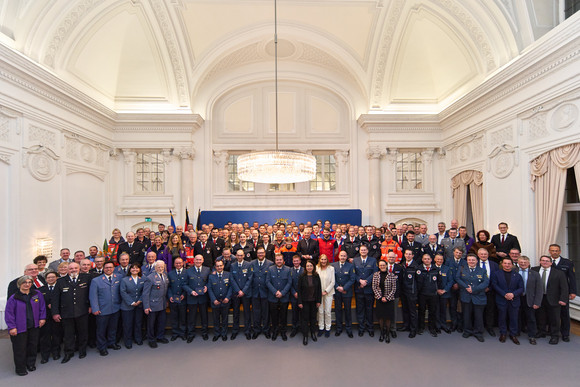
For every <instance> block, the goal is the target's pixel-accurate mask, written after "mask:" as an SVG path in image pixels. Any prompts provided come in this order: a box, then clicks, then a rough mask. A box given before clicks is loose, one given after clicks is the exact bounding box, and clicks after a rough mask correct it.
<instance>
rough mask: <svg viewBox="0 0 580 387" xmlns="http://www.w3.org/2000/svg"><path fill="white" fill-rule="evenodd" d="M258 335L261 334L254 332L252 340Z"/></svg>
mask: <svg viewBox="0 0 580 387" xmlns="http://www.w3.org/2000/svg"><path fill="white" fill-rule="evenodd" d="M258 336H260V334H259V333H258V332H254V335H253V336H252V340H256V339H257V338H258Z"/></svg>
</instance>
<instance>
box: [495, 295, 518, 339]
mask: <svg viewBox="0 0 580 387" xmlns="http://www.w3.org/2000/svg"><path fill="white" fill-rule="evenodd" d="M506 301H507V300H506ZM519 313H520V308H519V306H518V307H516V306H513V302H512V301H507V302H506V304H505V305H497V323H498V325H499V333H500V335H505V334H507V333H508V324H507V319H508V318H509V334H510V335H511V336H516V335H517V334H518V317H519Z"/></svg>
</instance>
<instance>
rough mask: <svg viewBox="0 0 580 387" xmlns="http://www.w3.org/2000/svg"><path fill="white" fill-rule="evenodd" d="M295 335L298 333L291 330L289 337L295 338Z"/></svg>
mask: <svg viewBox="0 0 580 387" xmlns="http://www.w3.org/2000/svg"><path fill="white" fill-rule="evenodd" d="M297 333H298V331H297V330H296V329H292V331H291V332H290V337H294V336H296V334H297Z"/></svg>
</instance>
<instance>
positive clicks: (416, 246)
mask: <svg viewBox="0 0 580 387" xmlns="http://www.w3.org/2000/svg"><path fill="white" fill-rule="evenodd" d="M401 250H403V253H404V251H405V250H412V251H413V259H414V260H415V261H417V263H418V264H421V257H422V255H421V254H423V245H422V244H420V243H419V242H417V241H413V245H412V246H411V242H409V241H408V240H407V241H405V243H403V245H402V246H401Z"/></svg>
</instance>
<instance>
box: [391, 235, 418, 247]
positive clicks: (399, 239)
mask: <svg viewBox="0 0 580 387" xmlns="http://www.w3.org/2000/svg"><path fill="white" fill-rule="evenodd" d="M393 240H394V241H395V242H397V243H398V244H399V246H403V244H405V243H407V236H406V235H405V234H403V235H401V236H399V235H395V236H394V237H393ZM419 244H420V243H419Z"/></svg>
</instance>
